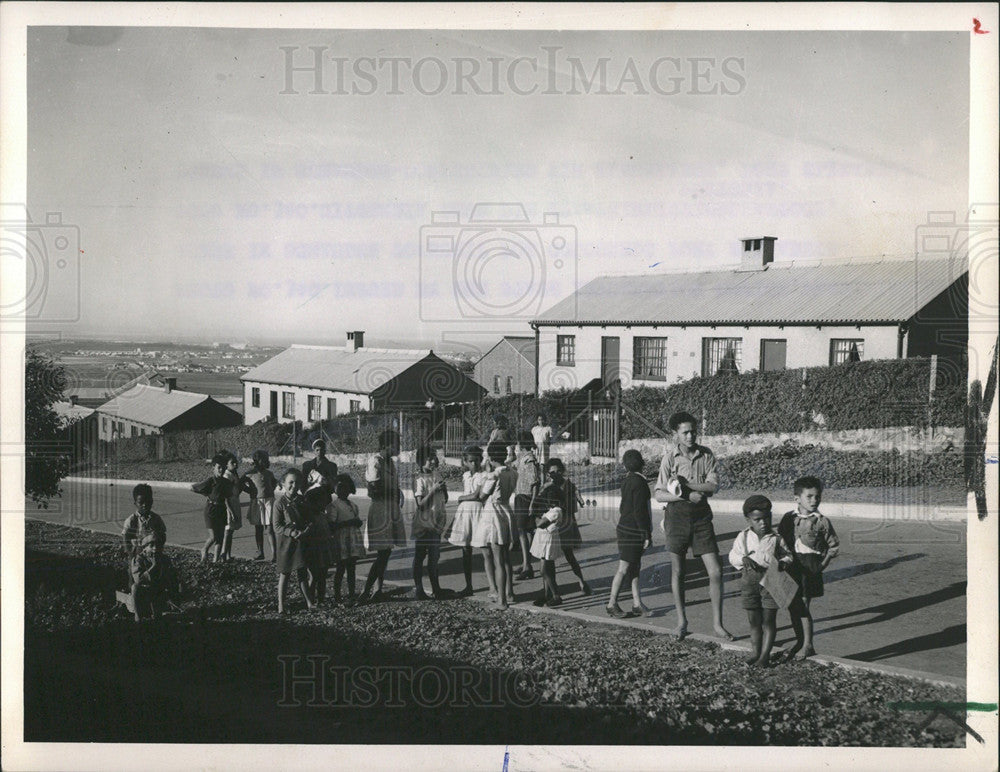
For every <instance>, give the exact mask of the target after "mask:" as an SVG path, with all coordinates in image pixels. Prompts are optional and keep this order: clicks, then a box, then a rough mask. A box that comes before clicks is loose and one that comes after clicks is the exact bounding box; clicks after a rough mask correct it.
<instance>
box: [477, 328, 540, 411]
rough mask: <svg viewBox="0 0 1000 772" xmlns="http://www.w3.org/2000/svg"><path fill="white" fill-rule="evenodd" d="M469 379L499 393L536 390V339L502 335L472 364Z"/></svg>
mask: <svg viewBox="0 0 1000 772" xmlns="http://www.w3.org/2000/svg"><path fill="white" fill-rule="evenodd" d="M472 379H473V380H474V381H475V382H476V383H478V384H479V385H480V386H482V387H483V388H484V389H486V391H487V393H488V394H490V395H492V396H494V397H499V396H503V395H506V394H533V393H534V391H535V339H534V338H533V337H531V336H516V335H505V336H504V337H502V338H501V339H500V340H499V341H498V342H497V344H496V345H495V346H493V347H492V348H491V349H490V350H489V351H487V352H486V353H485V354H483V356H482V357H481V358H480V359H479V361H478V362H476V364H475V369H474V372H473V375H472Z"/></svg>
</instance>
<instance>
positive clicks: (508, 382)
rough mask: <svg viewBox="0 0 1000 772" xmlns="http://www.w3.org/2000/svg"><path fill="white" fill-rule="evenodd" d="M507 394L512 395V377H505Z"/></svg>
mask: <svg viewBox="0 0 1000 772" xmlns="http://www.w3.org/2000/svg"><path fill="white" fill-rule="evenodd" d="M507 393H508V394H513V393H514V378H513V376H510V375H508V376H507Z"/></svg>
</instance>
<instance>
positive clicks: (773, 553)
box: [729, 495, 792, 667]
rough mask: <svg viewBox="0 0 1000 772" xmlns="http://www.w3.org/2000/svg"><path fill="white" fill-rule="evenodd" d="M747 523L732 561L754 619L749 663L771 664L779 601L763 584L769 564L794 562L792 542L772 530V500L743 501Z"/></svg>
mask: <svg viewBox="0 0 1000 772" xmlns="http://www.w3.org/2000/svg"><path fill="white" fill-rule="evenodd" d="M743 516H744V517H745V518H746V521H747V527H746V528H744V529H743V530H742V531H740V532H739V534H738V535H737V536H736V540H735V541H734V542H733V548H732V549H731V550H730V551H729V563H730V565H732V566H733V568H736V569H737V570H740V571H741V573H742V583H741V586H740V596H741V599H742V601H743V608H744V609H746V612H747V619H748V620H749V622H750V643H751V645H752V647H753V652H752V654H751V655H750V657H749V658H748V659H747V663H748V664H750V665H754V666H756V667H767V665H768V664H769V662H770V659H771V648H772V647H773V646H774V636H775V631H776V629H777V626H776V624H775V620H776V619H777V615H778V604H777V603H776V602H775V600H774V598H772V597H771V594H770V593H769V592H768V591H767V590H766V589H765V588H764V587H762V586H761V584H760V583H761V580H762V579H763V578H764V574H765V573H767V569H768V566H770V565H771V563H772V562H774V561H775V560H777V561H778V570H779V571H781V570H784V569H785V568H787V567H789V566H791V564H792V553H791V551H790V550H789V549H788V545H787V544H785V542H784V540H783V539H782V538H781V537H780V536H779V535H778V534H776V533H774V531H772V530H771V500H770V499H768V498H767V496H761V495H754V496H751V497H750V498H748V499H747V500H746V501H744V502H743Z"/></svg>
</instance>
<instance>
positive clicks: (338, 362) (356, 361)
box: [240, 345, 431, 394]
mask: <svg viewBox="0 0 1000 772" xmlns="http://www.w3.org/2000/svg"><path fill="white" fill-rule="evenodd" d="M430 353H431V352H430V351H429V350H426V349H418V350H401V349H378V348H360V349H358V350H357V351H347V350H346V349H344V348H341V347H335V346H299V345H295V346H292V347H291V348H287V349H285V350H284V351H282V352H281V353H280V354H278V355H277V356H274V357H271V358H270V359H268V360H267V361H266V362H264V363H262V364H260V365H258V366H257V367H255V368H254V369H253V370H250V371H249V372H248V373H245V374H244V375H243V376H242V377H241V378H240V380H243V381H260V382H262V383H279V384H284V385H287V386H303V387H307V388H314V389H331V390H333V391H348V392H356V393H358V394H371V393H372V392H373V391H375V389H377V388H378V387H379V386H381V385H382V384H384V383H385V382H386V381H389V380H392V379H393V378H395V377H396V376H397V375H399V374H400V373H402V372H403V371H404V370H406V369H408V368H410V367H412V366H413V365H415V364H416V363H417V362H419V361H420V360H421V359H423V358H425V357H426V356H428V355H429V354H430Z"/></svg>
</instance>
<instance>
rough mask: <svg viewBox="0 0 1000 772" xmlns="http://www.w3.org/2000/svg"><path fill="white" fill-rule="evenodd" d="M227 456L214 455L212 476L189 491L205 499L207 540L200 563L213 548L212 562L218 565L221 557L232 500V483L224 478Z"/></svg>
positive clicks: (223, 454) (222, 454)
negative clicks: (230, 501)
mask: <svg viewBox="0 0 1000 772" xmlns="http://www.w3.org/2000/svg"><path fill="white" fill-rule="evenodd" d="M228 463H229V456H228V454H226V453H216V454H215V456H213V457H212V476H211V477H209V478H208V479H207V480H205V481H204V482H200V483H195V484H194V485H192V486H191V490H192V491H194V492H195V493H198V494H200V495H202V496H204V497H205V528H206V529H208V539H206V540H205V544H204V546H203V547H202V548H201V562H202V563H204V562H205V560H207V558H208V551H209V550H210V549H211V548H212V547H215V554H214V555H213V562H215V563H218V562H219V561H220V559H221V556H222V542H223V541H225V538H226V525H227V523H228V522H229V500H230V499H231V498H232V495H233V492H232V483H230V481H229V480H228V479H227V478H226V466H227V465H228Z"/></svg>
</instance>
